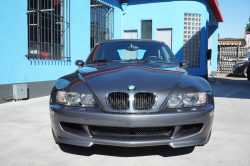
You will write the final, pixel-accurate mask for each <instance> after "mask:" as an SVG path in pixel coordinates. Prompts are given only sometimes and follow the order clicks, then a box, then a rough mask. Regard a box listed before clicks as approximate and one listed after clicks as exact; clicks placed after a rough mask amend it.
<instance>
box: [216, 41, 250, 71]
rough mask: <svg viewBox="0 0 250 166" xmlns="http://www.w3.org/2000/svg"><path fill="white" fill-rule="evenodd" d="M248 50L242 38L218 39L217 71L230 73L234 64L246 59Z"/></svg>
mask: <svg viewBox="0 0 250 166" xmlns="http://www.w3.org/2000/svg"><path fill="white" fill-rule="evenodd" d="M249 44H250V43H249ZM248 51H249V47H248V45H247V43H246V41H245V40H244V39H219V41H218V65H217V71H218V72H219V73H232V72H233V67H234V65H236V64H237V63H240V62H244V61H248V53H249V52H248Z"/></svg>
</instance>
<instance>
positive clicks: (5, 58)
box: [0, 0, 121, 84]
mask: <svg viewBox="0 0 250 166" xmlns="http://www.w3.org/2000/svg"><path fill="white" fill-rule="evenodd" d="M106 1H107V2H108V3H111V4H112V5H114V7H115V25H114V27H115V29H114V38H120V36H121V35H120V34H121V30H120V29H121V28H120V25H121V23H120V18H121V16H120V14H121V10H120V6H119V2H118V0H117V1H113V0H106ZM70 2H71V4H70V14H71V20H70V21H71V22H70V37H71V38H70V46H71V50H70V51H71V54H70V55H71V62H62V61H47V60H28V59H27V58H26V57H25V55H27V53H28V27H27V14H26V12H27V1H20V0H11V1H1V4H0V20H1V25H0V36H1V38H0V48H1V49H0V71H1V73H0V84H14V83H23V82H38V81H48V80H56V79H58V78H59V77H61V76H63V75H66V74H69V73H72V72H74V71H75V70H76V69H77V67H76V66H75V60H77V59H82V60H85V59H86V58H87V56H88V54H89V52H90V0H81V1H70Z"/></svg>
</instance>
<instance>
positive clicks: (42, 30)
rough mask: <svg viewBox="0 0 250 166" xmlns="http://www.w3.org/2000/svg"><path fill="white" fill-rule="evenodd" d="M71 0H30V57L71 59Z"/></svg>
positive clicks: (28, 10) (28, 12)
mask: <svg viewBox="0 0 250 166" xmlns="http://www.w3.org/2000/svg"><path fill="white" fill-rule="evenodd" d="M69 1H70V0H28V7H27V19H28V56H27V57H28V58H29V59H45V60H67V61H68V60H70V47H69V46H70V44H69V38H70V33H69V22H70V17H69V13H70V12H69V8H70V4H69Z"/></svg>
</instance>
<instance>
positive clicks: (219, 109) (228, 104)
mask: <svg viewBox="0 0 250 166" xmlns="http://www.w3.org/2000/svg"><path fill="white" fill-rule="evenodd" d="M210 80H213V79H212V78H210ZM211 86H212V88H213V90H214V95H215V104H216V105H215V108H216V111H215V120H214V125H213V132H212V136H211V140H210V142H209V143H208V144H207V145H206V146H204V147H195V148H180V149H172V148H170V147H168V146H154V147H138V148H127V147H112V146H102V145H94V146H93V147H90V148H84V147H76V146H70V145H60V146H58V145H57V144H55V143H54V140H53V137H52V134H51V128H50V118H49V111H48V110H49V109H48V107H49V105H48V103H49V96H46V97H41V98H35V99H30V100H27V101H19V102H12V103H5V104H0V129H1V131H0V165H3V166H8V165H11V166H12V165H46V166H47V165H69V166H73V165H94V166H96V165H102V166H105V165H124V166H125V165H126V166H127V165H136V166H137V165H144V166H147V165H172V166H175V165H186V166H188V165H213V166H214V165H227V166H230V165H232V166H233V165H237V166H238V165H246V166H247V165H250V143H249V140H250V130H249V127H250V120H249V119H250V112H249V111H250V81H247V80H246V78H241V77H238V76H226V75H220V76H218V77H216V82H215V83H211Z"/></svg>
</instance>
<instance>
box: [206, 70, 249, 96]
mask: <svg viewBox="0 0 250 166" xmlns="http://www.w3.org/2000/svg"><path fill="white" fill-rule="evenodd" d="M215 79H216V80H215V82H214V83H210V85H211V87H212V90H213V94H214V97H224V98H238V99H250V81H248V80H247V78H244V77H242V76H237V75H233V74H227V75H225V76H224V77H223V76H220V77H215ZM209 80H210V81H213V78H209Z"/></svg>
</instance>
